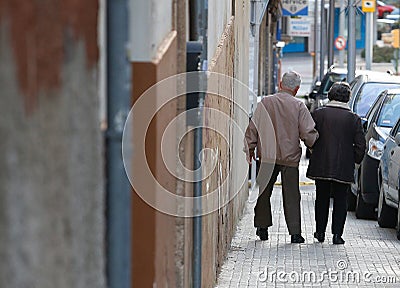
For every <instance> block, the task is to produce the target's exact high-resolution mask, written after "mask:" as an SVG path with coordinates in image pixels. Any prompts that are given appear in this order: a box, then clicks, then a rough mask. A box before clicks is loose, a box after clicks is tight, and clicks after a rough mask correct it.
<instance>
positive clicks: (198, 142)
mask: <svg viewBox="0 0 400 288" xmlns="http://www.w3.org/2000/svg"><path fill="white" fill-rule="evenodd" d="M190 7H191V8H192V10H191V15H190V18H193V17H195V19H198V20H199V23H198V25H197V29H196V30H197V32H199V34H198V39H194V38H193V36H195V35H191V39H193V40H200V41H201V43H202V45H203V48H202V53H201V54H200V65H201V69H200V70H203V71H207V43H208V42H207V29H208V0H196V1H194V0H192V2H191V6H190ZM194 32H195V31H194ZM199 82H200V83H199V87H200V89H201V90H200V91H204V88H205V87H206V86H204V85H206V79H205V78H204V77H200V78H199ZM204 98H205V93H202V92H200V93H199V103H198V112H197V121H198V125H199V126H200V128H197V129H195V130H194V167H193V168H194V169H195V170H197V171H198V173H197V175H196V178H197V179H198V181H197V182H195V183H194V188H193V197H194V203H193V204H194V205H193V209H194V214H195V215H199V216H195V217H193V267H192V268H193V271H192V272H193V278H192V279H193V283H192V284H193V285H192V287H193V288H200V287H202V284H201V280H202V273H201V266H202V262H201V256H202V247H201V246H202V216H201V211H202V205H201V198H200V197H201V195H202V181H201V180H200V179H201V178H202V174H201V169H198V168H200V167H201V161H200V155H201V154H200V153H201V150H202V147H203V139H202V138H203V129H202V127H201V126H202V123H203V107H204Z"/></svg>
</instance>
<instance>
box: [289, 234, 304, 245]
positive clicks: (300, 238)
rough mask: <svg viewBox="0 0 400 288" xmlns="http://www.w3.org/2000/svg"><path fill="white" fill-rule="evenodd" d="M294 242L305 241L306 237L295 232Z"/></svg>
mask: <svg viewBox="0 0 400 288" xmlns="http://www.w3.org/2000/svg"><path fill="white" fill-rule="evenodd" d="M291 238H292V239H291V240H292V241H291V242H292V243H304V241H305V240H304V238H303V236H301V235H300V234H294V235H292V236H291Z"/></svg>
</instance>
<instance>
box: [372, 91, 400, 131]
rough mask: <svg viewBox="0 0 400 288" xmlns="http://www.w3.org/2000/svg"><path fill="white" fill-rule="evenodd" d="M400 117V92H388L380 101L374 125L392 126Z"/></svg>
mask: <svg viewBox="0 0 400 288" xmlns="http://www.w3.org/2000/svg"><path fill="white" fill-rule="evenodd" d="M399 117H400V94H389V95H387V96H386V97H385V100H384V101H383V103H382V108H381V110H380V113H379V116H378V120H377V121H376V125H378V126H380V127H388V128H392V127H393V125H394V124H395V123H396V121H397V119H399Z"/></svg>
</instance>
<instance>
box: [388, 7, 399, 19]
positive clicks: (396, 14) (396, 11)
mask: <svg viewBox="0 0 400 288" xmlns="http://www.w3.org/2000/svg"><path fill="white" fill-rule="evenodd" d="M386 19H392V20H399V19H400V9H399V8H395V9H394V10H393V11H392V12H391V13H390V14H389V15H387V16H386Z"/></svg>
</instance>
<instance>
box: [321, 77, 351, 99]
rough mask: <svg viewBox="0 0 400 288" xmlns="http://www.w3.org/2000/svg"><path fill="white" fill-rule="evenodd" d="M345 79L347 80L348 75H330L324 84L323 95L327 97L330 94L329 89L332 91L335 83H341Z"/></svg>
mask: <svg viewBox="0 0 400 288" xmlns="http://www.w3.org/2000/svg"><path fill="white" fill-rule="evenodd" d="M345 79H346V74H330V75H329V77H328V79H327V80H326V82H325V83H324V87H323V90H322V93H323V94H324V95H327V94H328V92H329V89H331V87H332V85H333V83H335V82H341V81H344V80H345Z"/></svg>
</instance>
